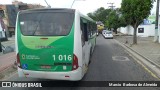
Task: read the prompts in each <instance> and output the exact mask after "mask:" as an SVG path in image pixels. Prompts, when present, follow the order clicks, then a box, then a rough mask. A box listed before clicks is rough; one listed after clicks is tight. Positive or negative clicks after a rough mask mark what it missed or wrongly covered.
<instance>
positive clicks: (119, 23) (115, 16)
mask: <svg viewBox="0 0 160 90" xmlns="http://www.w3.org/2000/svg"><path fill="white" fill-rule="evenodd" d="M105 25H106V26H107V27H108V29H111V28H113V29H114V31H115V33H116V34H117V29H118V28H119V27H125V26H126V25H127V24H126V23H125V21H124V18H123V17H122V16H121V13H120V11H119V10H113V11H112V12H110V14H109V15H108V16H107V19H106V23H105Z"/></svg>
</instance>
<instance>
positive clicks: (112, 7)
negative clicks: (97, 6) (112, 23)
mask: <svg viewBox="0 0 160 90" xmlns="http://www.w3.org/2000/svg"><path fill="white" fill-rule="evenodd" d="M107 4H110V6H108V7H110V8H111V9H112V10H113V9H114V7H115V6H113V4H114V3H107Z"/></svg>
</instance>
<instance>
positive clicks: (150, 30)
mask: <svg viewBox="0 0 160 90" xmlns="http://www.w3.org/2000/svg"><path fill="white" fill-rule="evenodd" d="M138 28H144V32H143V33H138ZM138 28H137V36H142V37H148V36H154V32H155V31H154V30H155V24H151V25H140V26H138ZM119 32H121V33H123V34H127V35H133V32H134V28H133V27H132V26H130V25H129V26H127V27H125V28H124V27H121V28H119Z"/></svg>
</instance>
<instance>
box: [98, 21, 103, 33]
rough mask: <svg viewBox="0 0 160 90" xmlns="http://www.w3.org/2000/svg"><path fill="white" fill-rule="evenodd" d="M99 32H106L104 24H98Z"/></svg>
mask: <svg viewBox="0 0 160 90" xmlns="http://www.w3.org/2000/svg"><path fill="white" fill-rule="evenodd" d="M97 30H98V32H99V33H102V31H103V30H104V24H103V23H102V22H100V21H99V22H97Z"/></svg>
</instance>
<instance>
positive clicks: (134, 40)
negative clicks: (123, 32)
mask: <svg viewBox="0 0 160 90" xmlns="http://www.w3.org/2000/svg"><path fill="white" fill-rule="evenodd" d="M133 44H137V27H134V35H133Z"/></svg>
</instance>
